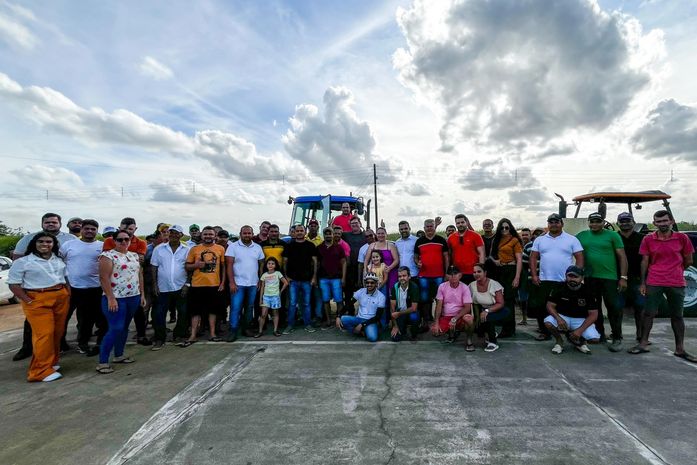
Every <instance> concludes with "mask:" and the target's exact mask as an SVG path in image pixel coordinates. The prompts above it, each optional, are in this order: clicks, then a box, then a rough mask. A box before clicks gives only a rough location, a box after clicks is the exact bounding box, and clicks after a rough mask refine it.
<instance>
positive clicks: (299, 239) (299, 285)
mask: <svg viewBox="0 0 697 465" xmlns="http://www.w3.org/2000/svg"><path fill="white" fill-rule="evenodd" d="M283 267H284V269H285V275H286V279H288V281H289V282H290V286H289V291H290V304H289V305H288V326H287V327H286V329H285V330H284V331H283V334H290V333H292V332H293V325H294V324H295V312H296V311H297V307H298V294H299V293H301V292H302V295H303V301H302V302H303V322H304V323H305V331H307V332H308V333H314V332H315V329H314V328H313V327H312V312H311V310H310V296H311V295H312V286H316V285H317V247H315V245H314V244H313V243H312V242H310V241H308V240H307V239H305V227H304V226H303V225H300V224H299V225H297V226H296V227H295V239H293V240H292V241H290V242H289V243H288V245H286V247H285V249H284V250H283Z"/></svg>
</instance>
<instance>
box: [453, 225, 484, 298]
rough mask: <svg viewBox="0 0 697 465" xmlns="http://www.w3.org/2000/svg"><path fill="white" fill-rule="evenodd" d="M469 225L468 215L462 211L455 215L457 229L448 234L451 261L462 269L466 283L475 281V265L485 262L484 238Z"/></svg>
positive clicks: (463, 279) (462, 279)
mask: <svg viewBox="0 0 697 465" xmlns="http://www.w3.org/2000/svg"><path fill="white" fill-rule="evenodd" d="M467 225H468V221H467V217H466V216H465V215H463V214H462V213H460V214H459V215H457V216H456V217H455V227H456V228H457V231H456V232H454V233H453V234H451V235H450V236H448V250H449V251H450V263H451V264H453V265H455V266H456V267H457V268H458V269H459V270H460V272H461V273H462V278H460V280H461V281H462V282H463V283H465V284H469V283H471V282H472V281H474V275H473V274H472V273H473V271H474V265H475V264H476V263H484V240H483V239H482V236H480V235H479V234H477V233H476V232H474V231H472V230H471V229H469V228H468V227H467Z"/></svg>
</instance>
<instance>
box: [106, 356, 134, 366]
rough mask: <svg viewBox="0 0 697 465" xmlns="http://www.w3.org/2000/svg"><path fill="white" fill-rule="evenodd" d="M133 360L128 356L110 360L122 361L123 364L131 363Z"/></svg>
mask: <svg viewBox="0 0 697 465" xmlns="http://www.w3.org/2000/svg"><path fill="white" fill-rule="evenodd" d="M133 362H135V360H133V359H132V358H130V357H126V358H121V359H114V360H112V363H123V364H129V363H133Z"/></svg>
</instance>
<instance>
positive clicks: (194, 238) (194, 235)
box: [186, 224, 215, 247]
mask: <svg viewBox="0 0 697 465" xmlns="http://www.w3.org/2000/svg"><path fill="white" fill-rule="evenodd" d="M213 232H214V233H215V229H214V230H213ZM189 237H190V238H191V239H189V240H188V241H186V245H188V246H189V247H193V246H195V245H198V244H200V243H201V227H200V226H199V225H197V224H192V225H191V226H189Z"/></svg>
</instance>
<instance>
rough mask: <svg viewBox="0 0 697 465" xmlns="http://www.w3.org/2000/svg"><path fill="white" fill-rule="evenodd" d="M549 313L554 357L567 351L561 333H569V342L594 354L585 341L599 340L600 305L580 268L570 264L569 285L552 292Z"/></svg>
mask: <svg viewBox="0 0 697 465" xmlns="http://www.w3.org/2000/svg"><path fill="white" fill-rule="evenodd" d="M547 311H548V312H549V316H548V317H547V318H545V326H546V327H547V329H549V331H550V332H551V333H552V336H554V339H555V340H556V344H554V347H553V348H552V353H553V354H561V353H562V351H563V350H564V349H563V348H562V345H563V341H562V338H561V332H567V333H568V338H569V341H570V342H571V343H572V344H573V345H574V346H575V347H576V349H577V350H578V351H579V352H581V353H584V354H590V353H591V350H590V349H589V348H588V346H587V345H586V342H598V341H600V333H598V331H597V330H596V329H595V325H594V323H595V320H596V319H597V318H598V302H597V301H596V299H595V298H594V297H593V294H591V293H590V292H589V291H588V289H586V287H585V286H584V285H583V270H582V269H581V268H579V267H577V266H575V265H571V266H570V267H568V268H567V269H566V286H564V287H562V288H560V289H559V290H557V291H554V292H552V295H550V296H549V300H548V301H547Z"/></svg>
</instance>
